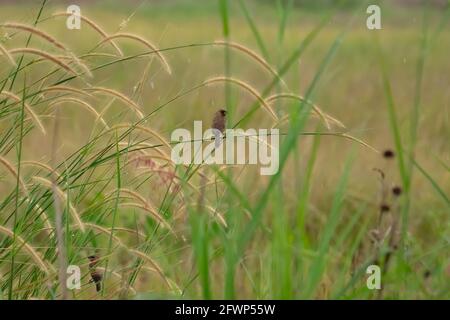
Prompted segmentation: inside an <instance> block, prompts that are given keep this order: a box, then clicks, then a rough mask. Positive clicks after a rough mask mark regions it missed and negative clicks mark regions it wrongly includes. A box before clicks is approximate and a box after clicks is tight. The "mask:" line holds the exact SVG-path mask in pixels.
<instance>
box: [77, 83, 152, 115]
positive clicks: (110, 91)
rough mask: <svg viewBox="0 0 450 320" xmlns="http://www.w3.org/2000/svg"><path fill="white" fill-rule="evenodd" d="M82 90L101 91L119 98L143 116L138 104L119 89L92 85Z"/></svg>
mask: <svg viewBox="0 0 450 320" xmlns="http://www.w3.org/2000/svg"><path fill="white" fill-rule="evenodd" d="M84 90H88V91H94V92H100V93H103V94H106V95H110V96H113V97H116V98H119V99H120V100H122V101H123V102H124V103H125V104H126V105H127V106H129V107H130V108H131V109H132V110H134V111H135V112H136V114H137V115H138V116H139V118H140V119H143V118H144V114H143V113H142V112H141V109H142V108H141V107H140V106H138V105H137V104H136V103H135V102H134V101H133V100H131V99H130V98H128V97H127V96H126V95H124V94H123V93H121V92H119V91H116V90H113V89H110V88H104V87H92V88H86V89H84Z"/></svg>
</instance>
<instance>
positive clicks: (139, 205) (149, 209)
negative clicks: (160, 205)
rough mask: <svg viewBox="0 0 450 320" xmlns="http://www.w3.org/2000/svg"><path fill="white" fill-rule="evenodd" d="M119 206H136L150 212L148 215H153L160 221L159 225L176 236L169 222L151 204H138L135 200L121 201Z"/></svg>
mask: <svg viewBox="0 0 450 320" xmlns="http://www.w3.org/2000/svg"><path fill="white" fill-rule="evenodd" d="M119 206H121V207H129V208H138V209H141V210H143V211H146V212H148V213H150V215H151V216H152V217H154V218H155V219H156V220H157V221H158V222H159V223H161V225H163V226H164V227H165V228H167V229H168V230H169V231H170V232H171V233H172V234H173V235H175V236H176V233H175V231H174V230H173V229H172V227H171V226H170V224H169V223H168V222H167V221H166V220H164V218H163V217H162V216H160V214H159V213H158V212H157V211H156V210H155V209H154V208H152V207H151V206H148V205H145V204H139V203H136V202H123V203H120V204H119Z"/></svg>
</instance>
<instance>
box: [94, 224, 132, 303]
mask: <svg viewBox="0 0 450 320" xmlns="http://www.w3.org/2000/svg"><path fill="white" fill-rule="evenodd" d="M114 229H115V228H114ZM96 269H97V270H99V271H100V272H102V273H103V274H104V273H105V271H106V269H105V268H103V267H97V268H96ZM108 273H109V274H111V275H113V276H115V277H116V278H118V279H119V280H121V281H123V278H122V275H121V274H120V273H118V272H115V271H112V270H108ZM128 288H129V289H130V290H131V291H132V294H134V295H135V294H137V292H136V289H134V288H133V287H132V286H129V287H128Z"/></svg>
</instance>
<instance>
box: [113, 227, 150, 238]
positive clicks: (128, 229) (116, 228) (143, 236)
mask: <svg viewBox="0 0 450 320" xmlns="http://www.w3.org/2000/svg"><path fill="white" fill-rule="evenodd" d="M117 231H119V232H120V231H122V232H126V233H130V234H132V235H136V236H138V238H142V239H145V238H146V235H145V234H143V233H142V232H139V231H138V230H134V229H130V228H123V227H114V232H117Z"/></svg>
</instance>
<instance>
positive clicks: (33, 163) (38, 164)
mask: <svg viewBox="0 0 450 320" xmlns="http://www.w3.org/2000/svg"><path fill="white" fill-rule="evenodd" d="M20 165H21V166H34V167H39V168H42V169H45V170H47V171H48V172H49V173H51V174H56V176H57V177H58V178H60V177H61V175H60V174H59V172H58V171H56V170H54V169H52V168H51V167H50V166H49V165H47V164H45V163H42V162H39V161H33V160H26V161H22V162H21V163H20Z"/></svg>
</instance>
